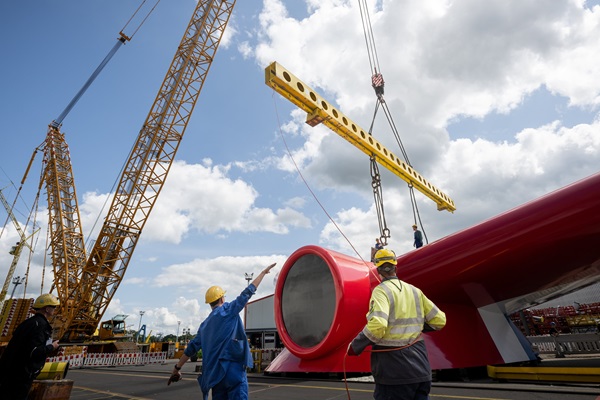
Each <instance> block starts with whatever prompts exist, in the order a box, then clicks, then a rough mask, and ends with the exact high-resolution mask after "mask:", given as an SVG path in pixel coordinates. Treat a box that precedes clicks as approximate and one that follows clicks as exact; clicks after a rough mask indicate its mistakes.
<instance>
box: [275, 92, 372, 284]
mask: <svg viewBox="0 0 600 400" xmlns="http://www.w3.org/2000/svg"><path fill="white" fill-rule="evenodd" d="M275 93H276V92H275V90H273V94H272V99H273V106H274V108H275V115H276V118H277V126H278V128H279V136H280V137H281V140H282V141H283V144H284V146H285V149H286V151H287V153H288V157H290V160H292V164H294V168H295V169H296V172H297V173H298V176H300V179H302V182H304V185H305V186H306V188H307V189H308V191H309V192H310V194H311V195H312V196H313V198H314V199H315V201H316V202H317V204H318V205H319V207H321V210H322V211H323V213H325V215H326V216H327V218H329V221H331V223H332V224H333V226H335V228H336V229H337V231H338V232H339V233H340V235H342V237H343V238H344V239H345V240H346V242H347V243H348V244H349V245H350V247H351V248H352V250H353V251H354V254H356V256H357V257H358V258H359V259H360V260H361V261H362V263H363V264H364V265H365V266H366V267H367V270H368V271H369V273H370V274H371V275H373V277H374V279H375V280H376V281H377V282H381V279H380V278H379V276H378V275H377V274H376V273H375V272H373V269H372V268H370V267H369V263H368V262H367V261H365V259H364V258H363V257H362V256H361V255H360V253H359V252H358V250H357V249H356V247H354V244H352V242H351V241H350V239H349V238H348V237H347V236H346V235H345V234H344V232H343V231H342V229H341V228H340V226H339V225H338V224H337V223H336V222H335V220H334V219H333V218H332V217H331V215H330V214H329V212H327V210H326V209H325V207H324V206H323V203H321V201H320V200H319V198H318V197H317V195H316V194H315V192H314V191H313V190H312V188H311V187H310V185H309V184H308V182H307V181H306V179H305V178H304V175H302V172H301V171H300V167H298V164H297V163H296V160H295V159H294V156H293V155H292V152H291V151H290V148H289V146H288V144H287V141H286V140H285V136H284V135H283V131H282V130H281V121H280V119H279V110H278V108H277V102H276V101H275Z"/></svg>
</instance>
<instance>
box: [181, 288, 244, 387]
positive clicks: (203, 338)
mask: <svg viewBox="0 0 600 400" xmlns="http://www.w3.org/2000/svg"><path fill="white" fill-rule="evenodd" d="M255 292H256V286H254V285H253V284H250V285H249V286H248V287H246V288H245V289H244V290H243V291H242V293H241V294H240V295H239V296H238V297H237V298H236V299H235V300H234V301H232V302H229V303H223V305H222V306H220V307H216V308H215V309H213V310H212V311H211V313H210V314H209V316H208V317H206V319H205V320H204V321H203V322H202V324H200V328H198V333H196V337H194V338H193V339H192V340H191V341H190V342H189V343H188V345H187V347H186V348H185V351H184V354H185V355H186V356H188V357H191V356H193V355H194V354H196V353H198V350H200V349H202V375H201V377H200V379H199V382H200V389H201V390H202V393H203V394H204V398H207V396H208V392H209V391H210V389H211V388H213V387H214V386H215V385H216V384H217V383H219V382H221V380H222V379H223V378H224V377H225V373H226V372H227V366H228V364H230V363H232V362H233V363H238V364H241V365H244V366H246V367H252V365H253V361H252V355H251V354H250V345H249V344H248V339H247V337H246V331H245V330H244V324H243V323H242V319H241V318H240V312H241V311H242V310H243V309H244V306H245V305H246V304H247V303H248V300H250V297H252V295H253V294H254V293H255ZM231 370H235V371H241V372H238V373H239V374H240V380H241V379H243V376H244V375H245V373H246V372H245V368H241V369H231ZM231 370H230V371H231Z"/></svg>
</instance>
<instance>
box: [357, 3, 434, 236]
mask: <svg viewBox="0 0 600 400" xmlns="http://www.w3.org/2000/svg"><path fill="white" fill-rule="evenodd" d="M358 6H359V9H360V18H361V22H362V27H363V33H364V36H365V44H366V46H367V54H368V57H369V66H370V68H371V85H372V86H373V89H374V90H375V95H376V96H377V100H376V103H375V111H374V113H373V119H372V121H371V126H370V128H369V135H372V130H373V125H374V123H375V117H376V116H377V111H378V109H379V107H380V106H381V108H382V109H383V112H384V114H385V116H386V118H387V121H388V123H389V125H390V128H391V129H392V132H393V133H394V137H395V139H396V142H397V144H398V147H399V148H400V151H401V153H402V156H403V157H404V160H405V161H406V163H407V164H408V165H409V166H411V167H412V164H411V162H410V159H409V158H408V153H407V152H406V149H405V148H404V144H403V143H402V140H401V139H400V134H399V133H398V129H397V128H396V124H395V123H394V120H393V118H392V114H391V112H390V110H389V108H388V106H387V103H386V102H385V99H384V98H383V94H384V90H385V81H384V79H383V75H382V73H381V67H380V66H379V57H378V55H377V48H376V46H375V37H374V35H373V27H372V24H371V17H370V15H369V9H368V7H367V3H366V0H358ZM370 160H371V185H372V187H373V196H374V198H375V208H376V210H377V219H378V220H379V229H380V235H381V243H382V244H383V245H384V246H385V245H386V244H387V238H389V237H390V231H389V229H387V223H386V221H385V213H384V211H383V210H384V205H383V193H382V190H381V180H380V176H379V173H378V171H377V170H376V167H374V166H373V165H374V164H375V163H376V159H375V156H374V155H372V156H371V157H370ZM374 171H376V173H374ZM408 189H409V193H410V198H411V206H412V210H413V219H414V223H415V224H417V222H418V223H419V226H421V229H422V232H423V236H424V237H425V242H426V243H428V239H427V234H426V233H425V229H424V228H423V224H422V223H421V215H420V213H419V209H418V207H417V202H416V197H415V193H414V187H413V185H412V184H411V183H408Z"/></svg>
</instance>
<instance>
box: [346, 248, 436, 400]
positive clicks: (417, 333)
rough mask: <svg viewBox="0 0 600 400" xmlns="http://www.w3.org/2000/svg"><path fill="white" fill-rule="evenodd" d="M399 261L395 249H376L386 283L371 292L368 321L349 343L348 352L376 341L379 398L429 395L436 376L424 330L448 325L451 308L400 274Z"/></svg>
mask: <svg viewBox="0 0 600 400" xmlns="http://www.w3.org/2000/svg"><path fill="white" fill-rule="evenodd" d="M397 263H398V262H397V260H396V255H395V254H394V252H393V251H391V250H388V249H382V250H379V251H378V252H377V253H376V254H375V259H374V264H375V266H376V267H377V272H378V274H379V276H380V278H381V283H380V284H379V285H377V287H376V288H375V289H374V290H373V293H372V294H371V300H370V307H369V312H368V314H367V325H366V326H365V327H364V329H363V330H362V331H361V332H360V333H359V334H358V335H357V336H356V338H354V340H353V341H352V342H351V343H350V345H349V346H348V355H350V356H356V355H359V354H361V353H362V352H363V351H364V350H365V348H366V347H367V346H370V345H372V346H373V349H372V353H371V371H372V373H373V378H374V379H375V393H374V394H373V397H374V398H375V400H400V399H401V400H409V399H410V400H427V399H429V391H430V390H431V379H432V378H431V367H430V365H429V359H428V356H427V349H426V347H425V341H424V340H423V338H422V337H421V332H428V331H433V330H440V329H442V328H443V327H444V326H445V325H446V314H445V313H444V312H443V311H441V310H440V309H438V308H437V306H436V305H435V304H434V303H433V302H432V301H431V300H429V299H428V298H427V297H426V296H425V295H424V294H423V292H422V291H421V290H420V289H418V288H417V287H415V286H413V285H410V284H408V283H406V282H403V281H401V280H399V279H398V277H397V276H396V264H397Z"/></svg>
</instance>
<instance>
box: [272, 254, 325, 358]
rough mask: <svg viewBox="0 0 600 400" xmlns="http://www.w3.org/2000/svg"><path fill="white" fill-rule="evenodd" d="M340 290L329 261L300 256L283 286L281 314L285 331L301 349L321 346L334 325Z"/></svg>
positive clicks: (310, 256)
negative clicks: (337, 294) (337, 292)
mask: <svg viewBox="0 0 600 400" xmlns="http://www.w3.org/2000/svg"><path fill="white" fill-rule="evenodd" d="M335 302H336V291H335V284H334V282H333V276H332V274H331V271H330V270H329V267H328V265H327V263H326V262H325V260H323V259H322V258H321V257H319V256H317V255H314V254H306V255H303V256H301V257H299V258H298V259H297V260H296V262H294V264H293V265H292V266H291V267H290V269H289V271H288V273H287V275H286V277H285V282H284V284H283V290H282V296H281V315H282V319H283V323H284V325H285V328H286V330H287V332H288V335H289V336H290V339H292V340H293V341H294V343H296V344H297V345H298V346H300V347H305V348H310V347H314V346H316V345H318V344H319V343H320V342H321V341H322V340H323V339H324V338H325V336H326V335H327V333H328V332H329V329H330V328H331V324H332V322H333V318H334V313H335V305H336V303H335Z"/></svg>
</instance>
